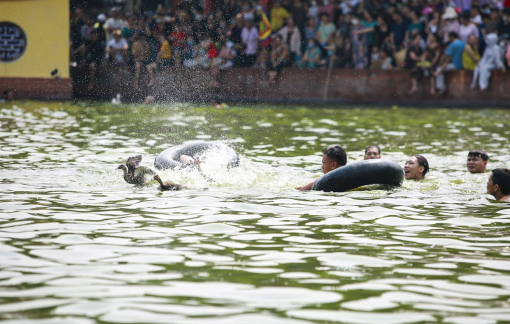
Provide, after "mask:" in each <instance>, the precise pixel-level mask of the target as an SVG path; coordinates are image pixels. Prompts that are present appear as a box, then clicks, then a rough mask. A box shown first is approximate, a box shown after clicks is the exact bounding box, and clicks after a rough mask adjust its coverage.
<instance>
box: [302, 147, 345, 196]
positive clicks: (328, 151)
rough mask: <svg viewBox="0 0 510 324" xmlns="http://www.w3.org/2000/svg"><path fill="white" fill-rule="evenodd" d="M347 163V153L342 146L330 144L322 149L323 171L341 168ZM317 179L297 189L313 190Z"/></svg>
mask: <svg viewBox="0 0 510 324" xmlns="http://www.w3.org/2000/svg"><path fill="white" fill-rule="evenodd" d="M346 164H347V154H346V153H345V150H344V148H343V147H342V146H340V145H330V146H328V147H326V148H325V149H324V150H322V172H324V174H326V173H328V172H330V171H333V170H335V169H338V168H341V167H343V166H345V165H346ZM315 181H317V180H314V181H312V182H310V183H309V184H307V185H304V186H301V187H297V188H296V189H297V190H300V191H305V190H311V189H312V187H313V185H314V183H315Z"/></svg>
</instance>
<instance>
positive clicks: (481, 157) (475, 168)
mask: <svg viewBox="0 0 510 324" xmlns="http://www.w3.org/2000/svg"><path fill="white" fill-rule="evenodd" d="M488 161H489V156H488V155H487V152H485V151H484V150H472V151H469V153H468V156H467V163H466V166H467V169H468V171H469V172H471V173H485V171H486V170H485V169H486V168H487V162H488Z"/></svg>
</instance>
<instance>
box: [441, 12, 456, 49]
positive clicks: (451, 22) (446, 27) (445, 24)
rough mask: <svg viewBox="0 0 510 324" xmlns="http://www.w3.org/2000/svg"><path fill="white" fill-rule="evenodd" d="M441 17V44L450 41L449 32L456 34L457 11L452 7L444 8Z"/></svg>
mask: <svg viewBox="0 0 510 324" xmlns="http://www.w3.org/2000/svg"><path fill="white" fill-rule="evenodd" d="M442 18H443V21H442V23H441V32H442V34H443V44H447V43H448V42H449V41H450V39H449V37H450V36H449V34H450V33H451V32H455V33H457V34H458V33H459V28H460V25H459V22H458V21H457V12H456V11H455V9H454V8H452V7H448V8H446V10H445V12H444V14H443V16H442Z"/></svg>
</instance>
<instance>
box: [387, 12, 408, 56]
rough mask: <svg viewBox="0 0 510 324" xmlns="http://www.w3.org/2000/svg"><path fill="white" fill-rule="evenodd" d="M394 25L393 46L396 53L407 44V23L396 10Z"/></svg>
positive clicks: (392, 32) (391, 39)
mask: <svg viewBox="0 0 510 324" xmlns="http://www.w3.org/2000/svg"><path fill="white" fill-rule="evenodd" d="M392 18H393V23H392V24H391V38H390V41H391V46H392V48H393V50H394V51H398V50H400V49H401V48H402V47H403V45H404V42H405V35H406V31H407V23H406V21H405V20H404V18H403V17H402V13H401V12H400V11H398V10H396V11H395V12H394V13H393V15H392Z"/></svg>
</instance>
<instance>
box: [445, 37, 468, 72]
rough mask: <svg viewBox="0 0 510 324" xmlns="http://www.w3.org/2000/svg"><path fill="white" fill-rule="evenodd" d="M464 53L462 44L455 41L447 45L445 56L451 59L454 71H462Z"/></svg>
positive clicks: (458, 40)
mask: <svg viewBox="0 0 510 324" xmlns="http://www.w3.org/2000/svg"><path fill="white" fill-rule="evenodd" d="M463 51H464V42H463V41H461V40H460V39H458V38H457V39H456V40H454V41H453V42H451V43H450V45H448V48H447V49H446V55H448V56H449V57H450V58H451V59H452V63H453V65H455V68H456V69H459V70H460V69H462V52H463Z"/></svg>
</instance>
